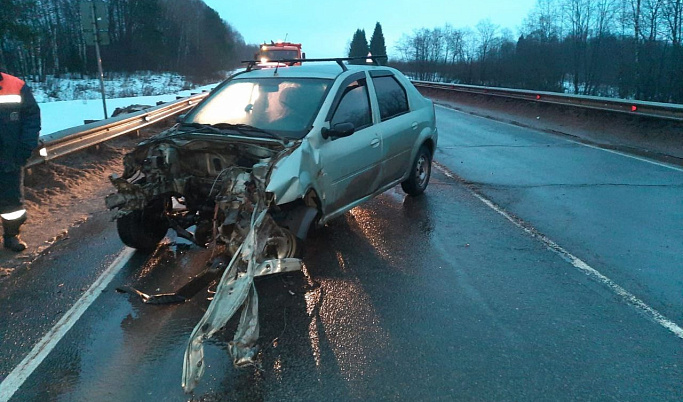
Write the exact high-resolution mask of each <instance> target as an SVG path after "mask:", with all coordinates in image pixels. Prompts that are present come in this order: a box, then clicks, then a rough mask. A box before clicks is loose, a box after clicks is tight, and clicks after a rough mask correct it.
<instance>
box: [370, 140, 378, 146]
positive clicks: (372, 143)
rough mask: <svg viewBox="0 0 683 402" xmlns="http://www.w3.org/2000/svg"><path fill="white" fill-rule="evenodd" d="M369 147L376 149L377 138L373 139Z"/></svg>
mask: <svg viewBox="0 0 683 402" xmlns="http://www.w3.org/2000/svg"><path fill="white" fill-rule="evenodd" d="M370 146H371V147H373V148H377V147H378V146H379V138H375V139H374V140H372V141H370Z"/></svg>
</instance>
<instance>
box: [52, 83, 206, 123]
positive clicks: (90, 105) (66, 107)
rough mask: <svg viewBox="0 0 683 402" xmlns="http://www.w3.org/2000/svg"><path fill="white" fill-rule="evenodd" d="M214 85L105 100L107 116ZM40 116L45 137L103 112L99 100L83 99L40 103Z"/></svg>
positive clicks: (100, 117)
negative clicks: (123, 108) (117, 111)
mask: <svg viewBox="0 0 683 402" xmlns="http://www.w3.org/2000/svg"><path fill="white" fill-rule="evenodd" d="M216 85H217V84H211V85H206V86H203V87H198V88H195V89H192V90H185V91H179V92H176V93H171V94H166V95H155V96H136V97H128V98H116V99H107V114H108V115H109V117H111V114H112V113H113V112H114V109H116V108H117V107H126V106H130V105H150V106H155V105H156V103H157V102H159V101H161V102H169V101H173V100H175V99H176V96H189V95H190V93H197V92H202V91H203V90H207V91H209V90H211V89H212V88H213V87H215V86H216ZM40 115H41V120H42V126H43V128H42V130H41V135H45V134H51V133H54V132H55V131H60V130H64V129H66V128H70V127H76V126H80V125H82V124H83V121H84V120H99V119H103V118H104V110H103V107H102V99H101V98H100V99H83V100H71V101H61V102H48V103H40Z"/></svg>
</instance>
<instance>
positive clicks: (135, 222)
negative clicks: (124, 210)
mask: <svg viewBox="0 0 683 402" xmlns="http://www.w3.org/2000/svg"><path fill="white" fill-rule="evenodd" d="M168 228H169V224H168V220H167V219H166V217H165V216H164V212H163V210H161V209H160V208H145V209H144V210H137V211H132V212H131V213H129V214H127V215H123V216H121V217H119V218H118V219H117V220H116V229H117V231H118V232H119V237H120V238H121V241H122V242H123V244H125V245H126V246H128V247H132V248H135V249H138V250H153V249H155V248H156V246H157V244H159V242H160V241H161V239H163V238H164V236H166V232H167V231H168Z"/></svg>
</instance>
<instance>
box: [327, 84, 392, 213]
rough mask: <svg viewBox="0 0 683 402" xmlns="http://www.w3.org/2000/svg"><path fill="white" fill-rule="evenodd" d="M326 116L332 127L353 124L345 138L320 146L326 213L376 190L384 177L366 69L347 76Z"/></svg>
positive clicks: (332, 137) (333, 139) (380, 148)
mask: <svg viewBox="0 0 683 402" xmlns="http://www.w3.org/2000/svg"><path fill="white" fill-rule="evenodd" d="M334 96H335V100H334V102H333V104H332V107H331V108H330V111H329V113H328V116H327V122H328V123H329V125H330V128H334V127H335V125H338V124H340V123H352V124H353V126H354V129H355V131H354V132H353V134H351V135H348V136H345V137H334V136H331V137H329V138H327V139H326V140H325V141H324V142H323V144H322V145H321V148H320V161H321V165H322V168H321V172H322V180H321V181H322V183H323V190H322V191H323V194H322V198H323V204H324V210H325V214H326V215H330V214H333V213H335V212H337V211H339V210H342V209H344V208H346V207H348V206H349V205H351V204H353V203H354V202H356V201H358V200H360V199H362V198H363V197H365V196H367V195H369V194H372V193H373V192H374V191H376V190H377V188H378V187H379V183H380V176H381V157H382V146H381V145H382V140H381V138H380V136H379V133H378V131H377V129H376V128H375V127H374V126H373V120H372V108H371V105H370V94H369V90H368V83H367V78H366V75H365V73H364V72H360V73H356V74H354V75H352V76H350V77H348V78H346V79H345V80H344V81H343V82H342V85H340V87H339V91H338V92H337V94H335V95H334Z"/></svg>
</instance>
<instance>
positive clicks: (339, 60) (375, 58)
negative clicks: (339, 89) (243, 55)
mask: <svg viewBox="0 0 683 402" xmlns="http://www.w3.org/2000/svg"><path fill="white" fill-rule="evenodd" d="M386 58H387V56H366V57H333V58H329V59H282V60H269V62H273V63H283V64H287V63H291V64H294V63H317V62H322V61H334V62H336V63H337V64H339V66H340V67H341V69H342V71H348V68H347V67H346V64H344V62H345V61H354V60H372V64H373V65H375V66H379V62H378V60H380V59H386ZM242 63H247V71H251V70H252V69H253V68H254V66H256V65H258V64H260V63H261V61H259V60H242Z"/></svg>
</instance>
